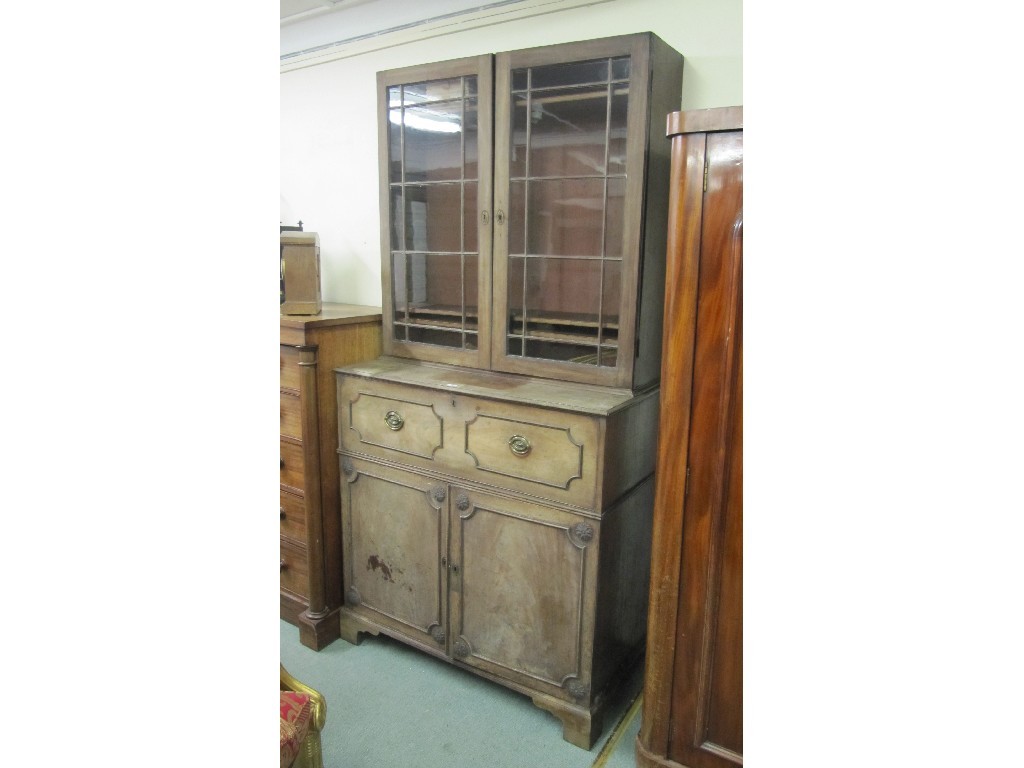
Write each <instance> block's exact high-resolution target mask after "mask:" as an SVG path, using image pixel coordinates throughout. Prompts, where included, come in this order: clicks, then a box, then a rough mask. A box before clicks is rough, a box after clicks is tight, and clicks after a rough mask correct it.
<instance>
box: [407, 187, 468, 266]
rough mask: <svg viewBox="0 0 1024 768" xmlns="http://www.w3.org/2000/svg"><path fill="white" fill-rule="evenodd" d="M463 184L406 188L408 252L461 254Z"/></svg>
mask: <svg viewBox="0 0 1024 768" xmlns="http://www.w3.org/2000/svg"><path fill="white" fill-rule="evenodd" d="M461 210H462V185H461V184H460V183H458V182H455V183H453V184H424V185H414V184H410V185H407V186H406V187H405V249H406V250H407V251H461V250H462V236H461V235H462V220H461V216H459V211H461Z"/></svg>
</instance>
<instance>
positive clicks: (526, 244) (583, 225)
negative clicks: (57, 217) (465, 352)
mask: <svg viewBox="0 0 1024 768" xmlns="http://www.w3.org/2000/svg"><path fill="white" fill-rule="evenodd" d="M647 46H648V40H647V38H646V37H644V36H636V35H634V36H625V37H618V38H608V39H605V40H597V41H591V42H588V43H579V44H570V45H558V46H550V47H546V48H535V49H529V50H525V51H515V52H511V53H502V54H498V57H497V64H496V75H495V78H496V79H495V131H496V133H495V203H494V208H495V220H496V228H495V233H494V237H495V246H494V269H495V278H494V280H495V289H494V296H495V307H494V318H495V319H494V328H493V339H492V345H493V347H492V349H493V354H492V366H493V367H494V368H495V369H497V370H505V371H515V372H520V373H529V374H534V375H539V376H554V377H560V378H565V379H567V380H571V381H582V382H590V383H595V384H605V385H614V384H619V383H624V382H625V383H628V382H629V381H630V375H631V371H632V368H631V365H632V358H633V342H632V339H633V338H634V328H635V316H636V301H637V271H638V260H639V252H640V218H641V216H640V214H641V205H642V202H643V176H644V150H645V146H646V141H645V135H646V134H645V131H646V127H647V119H646V111H647V91H648V83H649V73H648V48H647ZM620 339H622V340H623V349H622V350H621V352H620V349H619V340H620Z"/></svg>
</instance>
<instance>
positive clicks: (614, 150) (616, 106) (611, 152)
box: [608, 85, 629, 173]
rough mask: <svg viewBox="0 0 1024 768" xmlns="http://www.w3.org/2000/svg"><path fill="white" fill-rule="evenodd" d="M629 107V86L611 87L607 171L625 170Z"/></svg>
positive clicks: (623, 171) (617, 171)
mask: <svg viewBox="0 0 1024 768" xmlns="http://www.w3.org/2000/svg"><path fill="white" fill-rule="evenodd" d="M628 107H629V88H628V87H626V86H624V85H617V86H614V87H613V88H612V109H611V119H610V124H609V127H608V173H625V172H626V110H627V109H628Z"/></svg>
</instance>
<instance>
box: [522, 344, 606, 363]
mask: <svg viewBox="0 0 1024 768" xmlns="http://www.w3.org/2000/svg"><path fill="white" fill-rule="evenodd" d="M525 355H526V357H539V358H542V359H544V360H562V361H565V362H570V363H580V364H582V365H595V364H596V363H597V347H595V346H593V345H589V344H564V343H558V342H551V341H545V340H543V339H529V338H528V339H526V352H525Z"/></svg>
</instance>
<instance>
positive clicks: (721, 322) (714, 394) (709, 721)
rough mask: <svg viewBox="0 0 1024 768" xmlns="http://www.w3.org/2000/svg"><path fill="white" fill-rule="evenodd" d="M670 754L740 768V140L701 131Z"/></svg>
mask: <svg viewBox="0 0 1024 768" xmlns="http://www.w3.org/2000/svg"><path fill="white" fill-rule="evenodd" d="M706 153H707V156H706V162H707V179H708V181H707V191H706V193H705V197H704V215H703V222H702V226H701V254H700V259H701V261H700V295H699V298H698V302H697V337H696V348H695V354H694V378H693V404H692V415H691V419H690V448H689V466H690V478H689V482H688V485H689V488H688V489H687V491H688V492H687V495H686V500H685V501H684V509H683V531H682V534H683V543H682V546H683V554H682V569H681V579H680V583H681V593H680V602H679V618H678V624H677V631H676V636H677V637H678V638H679V641H678V642H679V643H680V645H679V648H678V654H677V657H676V665H675V674H674V685H673V700H672V707H673V712H674V714H673V720H677V719H678V721H679V724H678V726H677V727H675V728H674V729H673V731H672V735H671V739H670V743H669V757H670V758H671V759H672V760H674V761H676V762H678V763H681V764H683V765H687V766H692V767H693V768H726V767H727V766H732V765H742V764H743V366H742V359H743V354H742V353H743V324H742V304H743V280H742V277H743V272H742V270H743V202H742V195H743V162H742V158H743V136H742V133H740V132H738V131H732V132H725V133H710V134H708V137H707V148H706Z"/></svg>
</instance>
